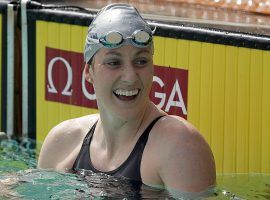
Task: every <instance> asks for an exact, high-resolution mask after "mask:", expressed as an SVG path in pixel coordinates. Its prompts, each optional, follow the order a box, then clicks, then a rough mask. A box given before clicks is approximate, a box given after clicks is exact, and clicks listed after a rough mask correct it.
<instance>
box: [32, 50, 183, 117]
mask: <svg viewBox="0 0 270 200" xmlns="http://www.w3.org/2000/svg"><path fill="white" fill-rule="evenodd" d="M83 69H84V62H83V55H82V54H81V53H76V52H71V51H64V50H60V49H53V48H49V47H47V48H46V73H45V76H46V79H45V80H46V88H45V93H46V94H45V98H46V100H47V101H54V102H61V103H65V104H72V105H77V106H83V107H88V108H97V103H96V96H95V93H94V88H93V87H92V85H90V84H89V83H88V82H86V81H85V77H84V74H83ZM37 81H38V80H37ZM187 88H188V71H187V70H184V69H179V68H171V67H162V66H154V77H153V87H152V90H151V93H150V98H151V100H152V101H153V102H154V103H155V104H156V105H157V106H158V107H160V108H161V109H163V110H164V111H165V112H167V113H169V114H174V115H178V116H181V117H184V118H187Z"/></svg>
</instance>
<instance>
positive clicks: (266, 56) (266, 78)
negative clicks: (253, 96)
mask: <svg viewBox="0 0 270 200" xmlns="http://www.w3.org/2000/svg"><path fill="white" fill-rule="evenodd" d="M269 85H270V51H264V52H263V87H262V91H263V96H262V172H263V173H270V126H269V121H270V103H269V102H270V92H269Z"/></svg>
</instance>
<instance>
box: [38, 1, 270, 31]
mask: <svg viewBox="0 0 270 200" xmlns="http://www.w3.org/2000/svg"><path fill="white" fill-rule="evenodd" d="M40 2H41V3H42V4H54V5H73V6H79V7H83V8H90V9H91V10H96V11H98V10H99V9H100V8H102V7H104V6H105V5H107V4H110V3H117V2H120V1H117V0H92V1H89V0H77V1H75V0H62V1H56V0H40ZM121 2H125V3H129V4H132V5H134V6H135V7H136V8H137V9H138V10H139V11H140V12H141V13H142V14H143V16H144V17H146V18H147V19H151V20H162V21H165V22H166V21H167V22H171V23H173V22H186V23H191V24H196V26H200V27H206V28H216V29H222V30H228V31H236V32H242V33H250V34H256V35H267V36H270V15H265V14H257V13H251V12H244V11H236V10H231V9H223V8H216V7H210V6H203V5H196V4H187V3H180V2H172V1H167V2H165V1H159V0H144V1H142V0H137V1H134V0H131V1H127V0H122V1H121Z"/></svg>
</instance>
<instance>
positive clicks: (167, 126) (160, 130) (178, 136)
mask: <svg viewBox="0 0 270 200" xmlns="http://www.w3.org/2000/svg"><path fill="white" fill-rule="evenodd" d="M153 138H154V139H155V140H158V141H159V143H166V144H168V148H175V147H178V149H181V147H184V146H186V144H187V143H189V144H190V143H192V144H193V145H195V146H196V145H198V144H200V145H199V146H201V145H207V144H206V141H205V139H204V137H203V136H202V135H201V134H200V132H199V131H198V129H197V128H196V127H195V126H194V125H192V124H191V123H190V122H188V121H187V120H186V119H184V118H182V117H179V116H175V115H166V116H164V117H162V118H161V119H160V120H159V121H158V123H157V125H156V127H155V128H154V130H153ZM199 146H198V147H199Z"/></svg>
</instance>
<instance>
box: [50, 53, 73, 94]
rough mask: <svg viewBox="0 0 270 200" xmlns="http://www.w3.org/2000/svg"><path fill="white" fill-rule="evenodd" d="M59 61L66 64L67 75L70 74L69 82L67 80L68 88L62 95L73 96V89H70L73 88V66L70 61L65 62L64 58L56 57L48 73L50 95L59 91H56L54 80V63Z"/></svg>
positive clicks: (51, 62) (66, 87)
mask: <svg viewBox="0 0 270 200" xmlns="http://www.w3.org/2000/svg"><path fill="white" fill-rule="evenodd" d="M58 60H59V61H61V62H63V63H64V65H65V67H66V69H67V73H68V80H67V83H66V86H65V88H64V89H63V91H62V92H61V94H62V95H65V96H71V94H72V89H70V88H71V84H72V69H71V66H70V64H69V63H68V61H67V60H65V59H64V58H62V57H55V58H53V59H52V60H51V61H50V63H49V65H48V72H47V76H48V82H49V84H48V85H47V88H48V92H50V93H58V91H57V90H56V88H55V86H54V83H53V80H52V70H53V66H54V63H55V62H56V61H58Z"/></svg>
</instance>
